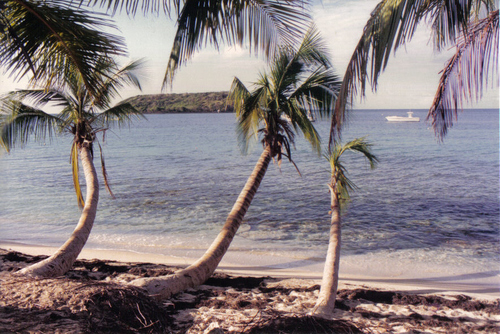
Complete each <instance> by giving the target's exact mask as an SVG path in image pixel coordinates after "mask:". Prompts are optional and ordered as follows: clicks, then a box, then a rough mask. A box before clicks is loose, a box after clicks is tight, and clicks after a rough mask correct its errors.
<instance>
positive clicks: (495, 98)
mask: <svg viewBox="0 0 500 334" xmlns="http://www.w3.org/2000/svg"><path fill="white" fill-rule="evenodd" d="M377 3H378V0H350V1H348V0H323V1H322V2H321V3H319V2H318V3H317V4H316V5H314V6H313V17H314V20H315V23H316V25H317V27H318V28H319V30H320V31H321V33H322V36H323V38H324V39H325V41H326V43H327V45H328V47H329V50H330V53H331V58H332V62H333V64H334V69H335V71H336V72H337V74H338V75H339V76H342V75H343V73H344V71H345V69H346V66H347V64H348V61H349V59H350V57H351V54H352V52H353V50H354V47H355V46H356V44H357V42H358V40H359V38H360V36H361V33H362V30H363V27H364V25H365V23H366V21H367V20H368V18H369V16H370V13H371V11H372V10H373V9H374V8H375V6H376V4H377ZM114 19H115V20H116V23H117V26H118V27H119V29H120V31H119V32H116V33H117V34H120V35H122V36H124V37H125V40H126V43H127V46H128V51H129V57H128V59H122V60H121V61H122V63H125V62H127V61H129V60H136V59H140V58H144V59H145V60H146V68H145V69H144V70H143V71H142V73H141V82H142V85H143V90H142V92H141V91H139V90H125V91H123V92H122V98H127V97H130V96H134V95H138V94H160V93H162V92H166V93H186V92H211V91H227V90H229V88H230V86H231V82H232V80H233V78H234V77H235V76H236V77H238V78H239V79H241V80H242V81H243V82H244V83H245V84H246V85H247V87H249V88H251V83H252V82H254V81H255V80H256V79H257V76H258V74H259V72H262V71H264V70H265V66H266V62H265V61H264V59H262V58H259V57H256V56H255V55H253V54H252V55H250V53H249V51H248V49H247V48H245V47H243V48H240V47H227V46H221V48H220V49H219V50H215V49H214V48H212V47H207V48H205V49H203V50H202V51H200V52H198V53H197V54H195V55H194V57H193V58H192V59H191V60H190V61H188V62H187V63H185V65H184V66H183V67H181V69H180V70H179V71H178V72H177V74H176V77H175V80H174V83H173V86H172V88H171V89H168V90H166V91H162V90H161V87H162V81H163V77H164V74H165V70H166V66H167V62H168V56H169V53H170V49H171V46H172V42H173V38H174V34H175V22H173V21H172V20H171V19H169V18H168V17H165V15H158V16H156V15H151V14H150V15H148V16H147V17H144V15H142V14H141V13H138V14H136V15H135V17H132V18H131V17H128V16H127V15H125V14H120V15H117V16H115V18H114ZM451 54H453V50H449V51H446V52H442V53H436V52H435V51H434V50H433V47H432V42H431V41H430V29H429V28H428V27H427V26H425V25H421V27H420V28H419V30H418V31H417V34H416V35H415V36H414V37H413V39H412V40H411V42H410V43H408V44H407V46H406V48H402V49H400V50H398V52H397V53H396V55H395V56H394V55H393V56H392V57H391V59H390V60H389V65H388V67H387V69H386V70H385V71H384V73H382V75H381V76H380V79H379V86H378V90H377V92H376V93H371V92H370V91H368V92H367V95H366V98H365V99H363V100H362V101H361V100H357V101H356V102H355V108H359V109H427V108H429V106H430V104H431V103H432V100H433V97H434V94H435V92H436V89H437V84H438V81H439V77H440V75H439V72H440V71H441V69H442V68H443V67H444V64H445V63H446V61H447V59H448V58H449V57H450V55H451ZM25 85H26V81H24V80H23V81H21V82H13V81H12V79H11V78H9V77H8V75H7V74H5V73H0V93H4V92H7V91H11V90H13V89H17V88H24V86H25ZM465 107H467V108H498V107H499V94H498V87H497V86H495V87H492V86H491V85H490V86H489V87H488V89H487V90H486V93H485V95H484V96H483V99H482V100H481V101H480V102H479V103H472V104H470V105H467V106H465Z"/></svg>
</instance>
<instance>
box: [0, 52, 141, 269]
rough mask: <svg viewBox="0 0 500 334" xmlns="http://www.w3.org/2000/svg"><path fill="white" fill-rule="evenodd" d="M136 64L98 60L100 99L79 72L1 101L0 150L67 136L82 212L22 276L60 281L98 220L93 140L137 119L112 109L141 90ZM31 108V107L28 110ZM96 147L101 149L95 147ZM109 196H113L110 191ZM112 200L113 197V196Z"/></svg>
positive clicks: (128, 109)
mask: <svg viewBox="0 0 500 334" xmlns="http://www.w3.org/2000/svg"><path fill="white" fill-rule="evenodd" d="M140 64H141V63H140V62H132V63H131V64H129V65H127V66H125V67H124V68H122V69H118V67H117V65H116V64H115V62H113V61H111V60H110V59H109V58H101V59H100V61H99V62H98V63H97V66H96V68H97V71H95V72H94V73H93V74H94V75H95V76H96V77H95V78H92V79H93V80H94V82H99V83H100V88H99V90H97V91H98V92H99V94H95V93H91V92H89V90H88V89H87V86H86V85H85V83H84V80H83V78H82V76H81V75H80V73H79V72H78V71H74V72H72V75H68V76H67V77H65V80H64V82H63V83H61V84H60V86H59V87H52V88H51V89H28V90H20V91H15V92H12V93H10V94H8V95H7V96H5V97H4V98H3V99H2V101H1V102H2V103H1V105H0V144H1V145H2V146H3V147H4V148H5V149H6V150H7V151H9V150H10V149H12V148H13V147H15V146H16V145H21V146H23V145H24V144H26V143H27V141H28V140H29V139H30V138H34V139H35V140H43V139H44V138H45V137H46V136H47V135H48V136H49V137H51V136H52V135H53V134H54V133H55V132H57V133H69V134H70V135H71V136H72V137H73V143H72V145H71V164H72V167H73V181H74V186H75V190H76V194H77V199H78V204H79V206H80V207H81V208H82V212H81V215H80V219H79V221H78V223H77V225H76V227H75V229H74V230H73V232H72V234H71V236H70V237H69V238H68V239H67V241H66V242H65V243H64V244H63V245H62V246H61V247H59V249H58V250H57V251H56V252H55V253H54V254H52V255H51V256H50V257H48V258H47V259H45V260H43V261H41V262H38V263H35V264H33V265H30V266H28V267H25V268H23V269H22V270H20V271H19V272H18V274H20V275H26V276H36V277H54V276H59V275H63V274H64V273H65V272H67V271H68V270H69V269H70V268H71V267H72V266H73V263H74V262H75V260H76V258H77V257H78V255H79V254H80V252H81V250H82V249H83V247H84V246H85V243H86V242H87V239H88V237H89V235H90V232H91V230H92V227H93V225H94V220H95V217H96V214H97V205H98V201H99V182H98V179H97V173H96V170H95V167H94V163H93V157H94V149H93V146H94V143H95V142H96V141H97V137H96V134H97V133H98V132H104V131H106V129H107V128H108V127H109V126H111V125H113V124H118V125H120V124H122V123H123V122H126V121H130V120H131V119H132V117H140V116H141V114H140V113H139V112H138V111H137V110H136V109H135V108H133V107H132V106H130V105H129V104H128V103H121V104H120V103H119V104H117V105H116V106H114V107H111V106H110V104H111V101H112V99H113V97H115V96H116V95H117V94H118V90H119V89H120V88H121V87H123V86H124V85H129V84H132V85H135V86H137V87H139V88H140V85H139V81H138V80H137V77H136V75H135V74H134V70H136V69H137V68H138V66H139V65H140ZM26 102H30V103H31V105H32V106H30V105H28V104H26ZM49 103H50V104H52V105H54V106H55V107H58V108H60V109H61V112H60V113H59V114H58V115H52V114H49V113H47V112H44V111H43V110H41V109H39V108H41V107H45V106H47V104H49ZM99 147H100V145H99ZM78 160H80V162H81V165H82V167H83V173H84V175H85V183H86V199H85V201H84V200H83V196H82V192H81V190H80V182H79V179H78V174H79V173H78V165H79V164H78ZM101 163H102V171H103V174H104V183H105V185H106V188H107V189H108V190H109V191H110V189H109V186H108V184H107V176H106V169H105V166H104V159H103V157H102V150H101ZM110 193H111V191H110ZM111 195H112V193H111Z"/></svg>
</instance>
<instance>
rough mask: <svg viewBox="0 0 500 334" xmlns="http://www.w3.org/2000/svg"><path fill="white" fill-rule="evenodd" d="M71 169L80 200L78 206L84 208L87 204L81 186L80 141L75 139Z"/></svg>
mask: <svg viewBox="0 0 500 334" xmlns="http://www.w3.org/2000/svg"><path fill="white" fill-rule="evenodd" d="M70 161H71V171H72V175H73V187H74V189H75V193H76V200H77V202H78V207H79V208H80V209H83V207H84V206H85V201H84V200H83V195H82V188H81V186H80V171H79V168H78V143H77V142H76V141H73V145H71V159H70Z"/></svg>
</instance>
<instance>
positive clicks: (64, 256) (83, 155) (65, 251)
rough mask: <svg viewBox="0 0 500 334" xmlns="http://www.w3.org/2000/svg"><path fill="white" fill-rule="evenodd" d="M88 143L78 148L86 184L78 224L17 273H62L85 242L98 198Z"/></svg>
mask: <svg viewBox="0 0 500 334" xmlns="http://www.w3.org/2000/svg"><path fill="white" fill-rule="evenodd" d="M90 145H91V143H89V142H84V143H83V144H82V145H81V147H80V149H79V156H80V161H81V163H82V168H83V172H84V174H85V181H86V184H87V191H86V193H87V194H86V200H85V206H84V207H83V211H82V214H81V216H80V220H79V221H78V225H77V226H76V228H75V229H74V231H73V233H72V234H71V236H70V238H69V239H68V240H67V241H66V242H65V243H64V244H63V245H62V246H61V247H60V248H59V249H58V250H57V251H56V252H55V253H54V254H53V255H52V256H50V257H49V258H47V259H45V260H43V261H40V262H38V263H35V264H33V265H31V266H29V267H26V268H24V269H22V270H20V271H18V272H17V273H18V274H22V275H26V276H32V277H56V276H60V275H63V274H64V273H65V272H67V271H68V270H69V269H71V267H72V265H73V263H74V262H75V260H76V258H77V257H78V255H79V254H80V251H81V250H82V248H83V246H84V245H85V243H86V242H87V239H88V237H89V235H90V231H91V230H92V226H93V225H94V220H95V217H96V212H97V204H98V200H99V181H98V179H97V173H96V169H95V167H94V163H93V161H92V158H93V157H92V153H91V151H90V148H89V146H90Z"/></svg>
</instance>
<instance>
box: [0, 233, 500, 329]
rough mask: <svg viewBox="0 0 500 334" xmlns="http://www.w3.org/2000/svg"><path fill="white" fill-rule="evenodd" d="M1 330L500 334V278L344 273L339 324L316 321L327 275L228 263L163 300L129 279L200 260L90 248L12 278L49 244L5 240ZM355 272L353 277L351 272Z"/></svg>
mask: <svg viewBox="0 0 500 334" xmlns="http://www.w3.org/2000/svg"><path fill="white" fill-rule="evenodd" d="M0 249H1V250H0V269H1V276H0V284H1V285H0V295H1V302H0V308H1V310H2V312H0V314H1V316H0V332H2V333H3V332H6V333H69V332H71V333H498V332H499V330H500V308H499V303H500V298H499V289H498V287H499V285H498V272H495V271H492V272H491V273H490V274H488V273H487V272H483V273H477V274H475V275H474V274H470V275H467V276H463V277H460V276H455V277H447V276H434V277H429V278H427V279H424V278H415V279H411V278H407V277H406V278H391V277H369V276H363V275H360V273H357V275H355V273H354V272H352V270H353V268H347V269H346V271H347V273H346V272H344V274H341V284H340V287H339V288H340V290H339V295H338V300H337V307H336V311H335V315H334V317H333V319H319V318H314V317H310V316H308V315H307V314H308V312H309V311H310V310H311V309H312V307H313V306H314V303H315V301H316V297H317V294H318V292H319V279H320V277H321V273H320V272H318V271H314V270H298V269H297V268H293V267H290V266H289V267H288V268H273V267H271V268H270V267H267V268H266V267H265V266H262V267H257V266H248V265H242V264H232V263H228V262H227V261H226V262H224V263H223V264H222V265H221V267H220V270H218V271H217V273H216V275H214V277H213V278H211V279H210V280H209V281H207V282H206V284H205V285H203V286H200V287H199V288H197V289H192V290H189V291H186V292H184V293H180V294H178V295H175V296H174V297H173V298H171V299H169V300H162V301H157V300H154V299H153V298H151V297H149V296H147V295H145V294H144V293H143V291H141V290H139V289H137V288H134V287H131V286H129V285H127V282H129V281H131V280H133V279H135V278H137V277H145V276H159V275H165V274H168V273H171V272H173V271H175V269H176V268H179V267H183V266H185V265H186V264H187V263H186V262H188V261H190V260H191V259H185V258H177V257H169V256H164V255H158V254H142V253H134V252H126V251H109V250H106V251H104V250H96V249H85V250H84V251H83V252H82V254H81V256H80V258H79V259H80V260H79V261H77V263H76V264H75V266H74V269H73V270H71V271H70V272H68V273H67V274H66V275H64V276H63V277H58V278H54V279H37V280H31V279H26V278H23V277H16V276H13V275H12V273H13V272H15V271H16V270H18V269H19V268H22V267H24V266H26V265H28V264H29V263H32V262H35V261H39V260H40V259H41V258H43V257H44V256H46V255H47V254H50V253H51V252H52V251H53V249H52V248H50V247H38V246H30V245H23V244H16V243H6V242H4V243H0ZM349 270H351V272H349Z"/></svg>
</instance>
